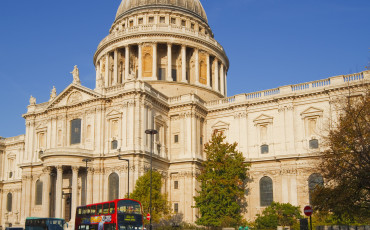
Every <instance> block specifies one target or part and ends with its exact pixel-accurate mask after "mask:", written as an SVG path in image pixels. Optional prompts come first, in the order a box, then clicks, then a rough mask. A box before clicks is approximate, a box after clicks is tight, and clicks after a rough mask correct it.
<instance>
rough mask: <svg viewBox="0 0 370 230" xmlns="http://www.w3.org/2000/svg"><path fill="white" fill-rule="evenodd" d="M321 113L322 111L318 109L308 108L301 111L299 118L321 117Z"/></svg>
mask: <svg viewBox="0 0 370 230" xmlns="http://www.w3.org/2000/svg"><path fill="white" fill-rule="evenodd" d="M323 112H324V111H323V110H322V109H319V108H316V107H310V108H308V109H306V110H305V111H303V112H302V113H301V116H302V117H303V118H305V117H321V116H322V114H323Z"/></svg>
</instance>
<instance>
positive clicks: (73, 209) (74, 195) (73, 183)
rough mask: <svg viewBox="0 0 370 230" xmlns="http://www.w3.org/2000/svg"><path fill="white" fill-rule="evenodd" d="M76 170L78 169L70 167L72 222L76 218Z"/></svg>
mask: <svg viewBox="0 0 370 230" xmlns="http://www.w3.org/2000/svg"><path fill="white" fill-rule="evenodd" d="M78 169H79V167H76V166H72V220H74V218H75V216H76V208H77V205H78V204H77V201H78V193H77V192H78V180H77V179H78Z"/></svg>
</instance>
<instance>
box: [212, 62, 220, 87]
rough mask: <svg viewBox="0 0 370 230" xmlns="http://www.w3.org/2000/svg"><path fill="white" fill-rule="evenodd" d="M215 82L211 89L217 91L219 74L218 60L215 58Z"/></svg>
mask: <svg viewBox="0 0 370 230" xmlns="http://www.w3.org/2000/svg"><path fill="white" fill-rule="evenodd" d="M214 63H215V81H214V87H213V89H214V90H215V91H219V87H218V84H219V73H218V60H217V58H215V61H214Z"/></svg>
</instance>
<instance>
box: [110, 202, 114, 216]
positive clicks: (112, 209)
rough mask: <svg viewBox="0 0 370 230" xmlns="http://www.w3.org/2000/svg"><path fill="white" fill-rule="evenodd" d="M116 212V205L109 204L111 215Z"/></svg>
mask: <svg viewBox="0 0 370 230" xmlns="http://www.w3.org/2000/svg"><path fill="white" fill-rule="evenodd" d="M114 210H115V204H114V203H109V213H110V214H113V213H114Z"/></svg>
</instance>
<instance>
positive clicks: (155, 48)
mask: <svg viewBox="0 0 370 230" xmlns="http://www.w3.org/2000/svg"><path fill="white" fill-rule="evenodd" d="M157 55H158V54H157V43H153V76H152V80H158V77H157V68H158V67H157V59H158V57H157Z"/></svg>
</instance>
